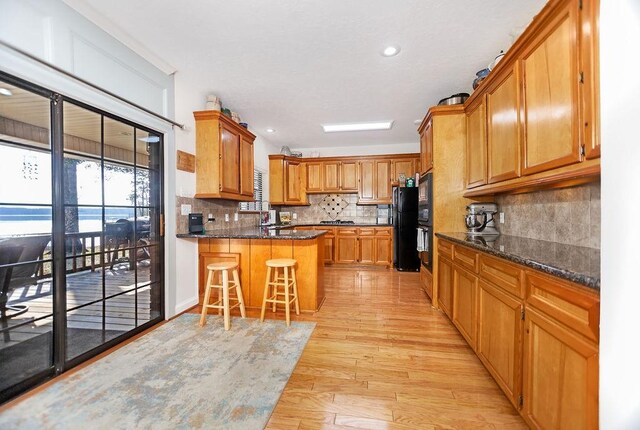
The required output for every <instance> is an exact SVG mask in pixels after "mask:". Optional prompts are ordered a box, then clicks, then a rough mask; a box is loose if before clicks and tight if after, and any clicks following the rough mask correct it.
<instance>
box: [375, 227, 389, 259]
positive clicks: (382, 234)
mask: <svg viewBox="0 0 640 430" xmlns="http://www.w3.org/2000/svg"><path fill="white" fill-rule="evenodd" d="M375 239H376V242H375V248H376V249H375V251H376V253H375V264H377V265H379V266H387V267H391V265H392V264H393V249H392V246H393V243H392V241H393V239H392V233H391V229H382V228H376V237H375Z"/></svg>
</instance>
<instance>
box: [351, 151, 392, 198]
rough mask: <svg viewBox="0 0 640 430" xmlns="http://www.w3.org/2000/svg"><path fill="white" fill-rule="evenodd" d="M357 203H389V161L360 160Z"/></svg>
mask: <svg viewBox="0 0 640 430" xmlns="http://www.w3.org/2000/svg"><path fill="white" fill-rule="evenodd" d="M358 203H359V204H390V203H391V161H390V160H366V161H361V162H360V191H359V193H358Z"/></svg>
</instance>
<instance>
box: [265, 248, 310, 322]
mask: <svg viewBox="0 0 640 430" xmlns="http://www.w3.org/2000/svg"><path fill="white" fill-rule="evenodd" d="M265 264H266V265H267V280H266V282H265V284H264V295H263V298H262V309H261V311H260V321H264V314H265V311H266V308H267V303H271V304H272V308H271V310H272V311H273V312H275V311H276V310H277V305H278V304H283V305H284V311H285V319H286V321H287V326H290V325H291V303H293V304H294V305H295V310H296V315H300V303H299V301H298V283H297V281H296V267H295V266H296V264H297V261H296V260H294V259H293V258H275V259H272V260H267V261H266V263H265ZM272 269H273V271H272ZM280 271H282V275H280V274H279V272H280ZM272 275H273V276H272Z"/></svg>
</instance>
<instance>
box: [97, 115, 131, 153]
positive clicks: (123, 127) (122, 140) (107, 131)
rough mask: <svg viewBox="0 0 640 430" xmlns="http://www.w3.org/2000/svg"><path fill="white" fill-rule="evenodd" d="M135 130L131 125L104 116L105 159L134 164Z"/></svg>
mask: <svg viewBox="0 0 640 430" xmlns="http://www.w3.org/2000/svg"><path fill="white" fill-rule="evenodd" d="M133 132H134V130H133V127H131V126H130V125H127V124H124V123H122V122H120V121H116V120H114V119H111V118H107V117H105V118H104V159H105V160H112V161H119V162H124V163H130V164H133V159H134V155H133V152H134V145H135V143H134V134H133Z"/></svg>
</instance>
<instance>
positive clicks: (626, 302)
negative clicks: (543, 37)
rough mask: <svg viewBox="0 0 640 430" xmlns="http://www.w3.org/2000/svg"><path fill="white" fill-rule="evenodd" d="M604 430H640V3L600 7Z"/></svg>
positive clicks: (627, 1) (610, 3)
mask: <svg viewBox="0 0 640 430" xmlns="http://www.w3.org/2000/svg"><path fill="white" fill-rule="evenodd" d="M600 27H601V36H600V56H601V59H600V73H601V93H600V94H601V123H602V248H601V249H602V280H601V284H602V289H601V293H600V299H601V309H600V427H601V428H602V429H605V430H606V429H616V430H617V429H620V430H622V429H625V430H626V429H638V428H640V334H639V332H640V312H639V311H638V305H639V304H640V276H639V272H638V264H639V263H640V252H639V251H638V250H639V249H640V229H639V228H638V222H637V218H638V213H640V192H639V191H638V186H639V185H638V184H640V168H639V167H638V166H640V144H639V143H640V142H639V141H638V130H637V128H638V126H637V124H638V118H640V78H638V71H639V70H640V48H639V47H640V2H639V1H638V0H618V1H603V2H601V15H600Z"/></svg>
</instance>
